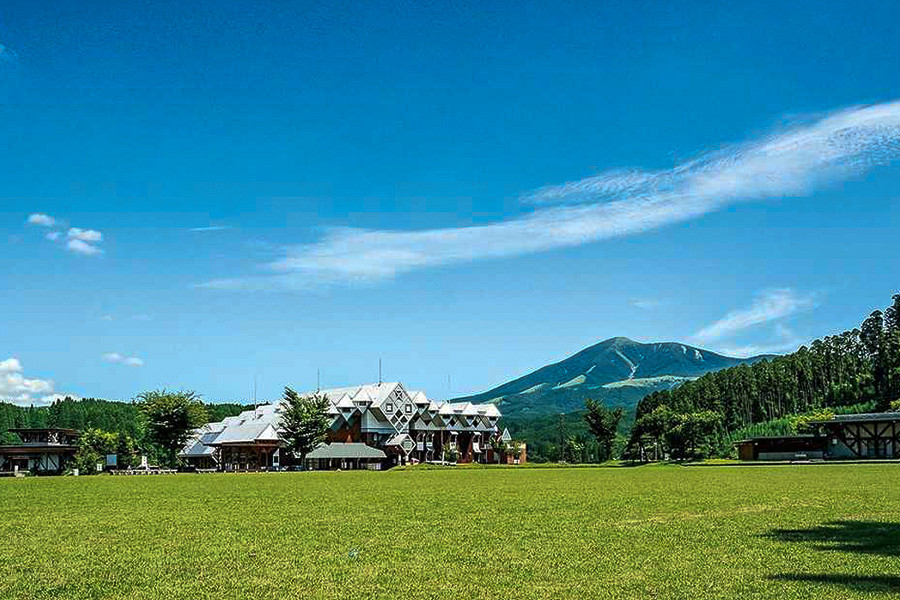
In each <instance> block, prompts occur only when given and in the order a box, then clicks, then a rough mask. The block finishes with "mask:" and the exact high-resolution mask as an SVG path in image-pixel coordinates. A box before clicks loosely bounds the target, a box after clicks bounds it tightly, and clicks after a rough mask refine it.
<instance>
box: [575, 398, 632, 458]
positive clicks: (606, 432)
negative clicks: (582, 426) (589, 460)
mask: <svg viewBox="0 0 900 600" xmlns="http://www.w3.org/2000/svg"><path fill="white" fill-rule="evenodd" d="M584 408H585V412H584V420H585V421H586V422H587V424H588V428H589V429H590V430H591V433H593V434H594V437H595V438H597V446H598V448H597V450H598V456H597V460H598V461H600V462H603V461H604V460H609V459H610V458H612V447H613V440H615V439H616V432H617V431H618V429H619V421H621V420H622V415H623V414H624V411H623V410H622V407H619V408H615V409H609V408H607V407H606V406H604V405H603V404H601V403H599V402H596V401H594V400H591V399H588V400H585V402H584Z"/></svg>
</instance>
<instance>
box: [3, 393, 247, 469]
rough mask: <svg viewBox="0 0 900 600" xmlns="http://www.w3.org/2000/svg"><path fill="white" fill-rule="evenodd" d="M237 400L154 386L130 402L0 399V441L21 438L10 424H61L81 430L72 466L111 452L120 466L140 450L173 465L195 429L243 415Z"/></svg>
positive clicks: (87, 465)
mask: <svg viewBox="0 0 900 600" xmlns="http://www.w3.org/2000/svg"><path fill="white" fill-rule="evenodd" d="M247 408H248V407H247V406H245V405H242V404H238V403H233V402H232V403H217V404H207V403H204V402H202V400H201V398H200V397H199V396H198V395H197V394H195V393H194V392H191V391H177V392H172V391H166V390H155V391H151V392H145V393H143V394H140V395H138V396H137V397H136V398H135V399H134V400H132V401H131V402H118V401H111V400H100V399H97V398H84V399H73V398H64V399H60V400H56V401H54V402H53V403H52V404H50V405H49V406H27V407H22V406H16V405H13V404H8V403H0V443H2V444H16V443H19V442H20V441H21V440H19V438H18V436H17V435H16V434H14V433H12V432H11V431H10V430H11V429H32V428H39V429H40V428H62V429H77V430H79V431H81V432H82V435H81V438H80V440H79V449H78V453H77V454H76V457H75V464H74V466H76V467H78V468H79V470H80V471H81V472H83V473H92V472H94V471H95V470H96V464H97V463H98V462H102V459H104V458H105V456H106V455H107V454H117V455H118V457H119V458H118V462H119V466H124V467H128V466H133V465H135V464H137V462H138V461H139V456H140V455H146V456H147V457H148V460H149V461H150V462H151V463H153V464H159V465H163V466H175V465H176V464H177V462H178V461H177V454H178V451H179V450H180V449H181V448H182V447H183V446H184V444H185V443H186V442H187V438H188V436H189V435H190V433H191V431H193V430H194V429H196V428H197V427H200V426H202V425H204V424H206V423H208V422H210V421H221V420H222V419H224V418H225V417H228V416H233V415H237V414H239V413H240V412H241V411H243V410H246V409H247Z"/></svg>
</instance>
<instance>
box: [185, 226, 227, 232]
mask: <svg viewBox="0 0 900 600" xmlns="http://www.w3.org/2000/svg"><path fill="white" fill-rule="evenodd" d="M226 229H233V227H232V226H231V225H210V226H208V227H191V228H190V229H188V231H190V232H193V233H203V232H206V231H225V230H226Z"/></svg>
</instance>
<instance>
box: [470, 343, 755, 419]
mask: <svg viewBox="0 0 900 600" xmlns="http://www.w3.org/2000/svg"><path fill="white" fill-rule="evenodd" d="M761 358H763V357H753V358H747V359H742V358H732V357H729V356H723V355H721V354H717V353H715V352H710V351H709V350H703V349H700V348H695V347H693V346H688V345H687V344H679V343H675V342H662V343H652V344H644V343H640V342H635V341H634V340H630V339H628V338H624V337H615V338H610V339H608V340H604V341H602V342H600V343H599V344H595V345H593V346H590V347H589V348H585V349H584V350H582V351H581V352H578V353H577V354H574V355H572V356H570V357H569V358H566V359H565V360H562V361H560V362H558V363H554V364H551V365H547V366H546V367H542V368H540V369H538V370H537V371H534V372H532V373H529V374H528V375H525V376H523V377H519V378H518V379H515V380H513V381H510V382H509V383H504V384H503V385H500V386H498V387H495V388H494V389H491V390H488V391H487V392H484V393H481V394H476V395H474V396H467V397H464V398H458V399H456V400H455V401H457V402H465V401H468V402H493V403H495V404H497V405H498V406H500V408H501V410H502V411H503V413H504V415H507V416H511V417H512V416H525V415H544V414H552V413H560V412H570V411H573V410H580V409H581V408H582V406H583V404H584V400H585V399H586V398H594V399H597V400H602V401H604V402H606V403H607V404H610V405H616V406H626V407H628V408H632V407H634V406H635V405H636V404H637V403H638V402H639V401H640V400H641V398H643V397H644V396H646V395H647V394H649V393H651V392H654V391H658V390H666V389H670V388H672V387H673V386H675V385H677V384H679V383H681V382H683V381H687V380H689V379H693V378H696V377H699V376H700V375H703V374H704V373H709V372H710V371H718V370H719V369H725V368H728V367H733V366H736V365H740V364H743V363H753V362H756V361H758V360H760V359H761Z"/></svg>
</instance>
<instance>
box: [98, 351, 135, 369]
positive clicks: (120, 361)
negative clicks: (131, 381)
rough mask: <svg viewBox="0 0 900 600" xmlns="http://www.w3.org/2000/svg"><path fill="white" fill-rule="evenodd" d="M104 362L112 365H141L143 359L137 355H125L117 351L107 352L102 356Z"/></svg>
mask: <svg viewBox="0 0 900 600" xmlns="http://www.w3.org/2000/svg"><path fill="white" fill-rule="evenodd" d="M101 358H102V359H103V361H104V362H108V363H110V364H113V365H124V366H126V367H143V366H144V361H143V360H142V359H140V358H138V357H137V356H125V355H124V354H120V353H118V352H107V353H106V354H104V355H103V356H102V357H101Z"/></svg>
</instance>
